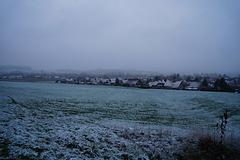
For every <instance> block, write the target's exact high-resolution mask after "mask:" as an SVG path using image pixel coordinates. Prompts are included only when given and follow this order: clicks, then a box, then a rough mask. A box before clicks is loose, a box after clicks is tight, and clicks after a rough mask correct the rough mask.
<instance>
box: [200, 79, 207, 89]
mask: <svg viewBox="0 0 240 160" xmlns="http://www.w3.org/2000/svg"><path fill="white" fill-rule="evenodd" d="M201 86H202V87H207V86H208V82H207V80H206V79H204V80H203V82H202V84H201Z"/></svg>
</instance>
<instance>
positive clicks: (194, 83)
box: [56, 76, 239, 92]
mask: <svg viewBox="0 0 240 160" xmlns="http://www.w3.org/2000/svg"><path fill="white" fill-rule="evenodd" d="M56 83H69V84H87V85H110V86H124V87H137V88H146V89H147V88H151V89H175V90H195V91H224V92H238V90H239V80H238V79H229V78H226V79H225V78H205V77H200V78H199V77H197V78H194V79H191V78H189V77H188V78H187V79H186V80H185V79H181V78H174V77H173V78H172V79H171V80H169V79H159V78H158V77H157V76H156V77H153V78H118V77H117V78H106V77H105V78H96V77H91V78H89V77H82V78H77V79H74V78H65V79H62V80H56Z"/></svg>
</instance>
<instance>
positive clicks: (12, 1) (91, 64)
mask: <svg viewBox="0 0 240 160" xmlns="http://www.w3.org/2000/svg"><path fill="white" fill-rule="evenodd" d="M239 28H240V1H238V0H230V1H225V0H211V1H209V0H201V1H192V0H181V1H179V0H171V1H169V0H149V1H147V0H114V1H112V0H91V1H88V0H34V1H32V0H21V1H16V0H1V1H0V65H24V66H31V67H32V68H34V69H46V70H48V69H49V70H53V69H58V68H67V69H77V70H91V69H97V68H103V69H136V70H148V71H160V72H184V71H186V72H225V73H240V29H239Z"/></svg>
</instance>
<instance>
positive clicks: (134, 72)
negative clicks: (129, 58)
mask: <svg viewBox="0 0 240 160" xmlns="http://www.w3.org/2000/svg"><path fill="white" fill-rule="evenodd" d="M55 71H56V72H58V73H77V74H89V75H108V76H111V75H112V76H117V75H119V76H124V75H153V74H156V72H151V71H140V70H123V69H95V70H70V69H58V70H55Z"/></svg>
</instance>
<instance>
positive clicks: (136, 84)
mask: <svg viewBox="0 0 240 160" xmlns="http://www.w3.org/2000/svg"><path fill="white" fill-rule="evenodd" d="M126 84H128V85H129V86H130V87H140V86H141V84H142V82H141V81H140V80H139V79H128V80H127V82H126Z"/></svg>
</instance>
